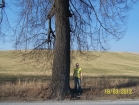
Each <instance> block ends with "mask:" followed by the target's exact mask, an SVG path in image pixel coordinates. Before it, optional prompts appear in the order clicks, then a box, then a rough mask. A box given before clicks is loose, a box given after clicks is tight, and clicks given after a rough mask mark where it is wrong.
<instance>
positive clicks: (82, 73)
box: [80, 70, 83, 79]
mask: <svg viewBox="0 0 139 105" xmlns="http://www.w3.org/2000/svg"><path fill="white" fill-rule="evenodd" d="M80 75H81V79H83V72H82V70H81V74H80Z"/></svg>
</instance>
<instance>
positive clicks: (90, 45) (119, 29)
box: [16, 0, 137, 99]
mask: <svg viewBox="0 0 139 105" xmlns="http://www.w3.org/2000/svg"><path fill="white" fill-rule="evenodd" d="M136 1H137V0H136ZM136 1H133V0H131V1H129V0H17V1H16V5H17V6H19V10H18V12H20V13H19V20H18V24H17V27H16V35H17V37H16V45H17V48H18V49H20V48H21V49H23V47H24V48H25V50H28V49H31V48H32V50H29V51H31V52H30V54H32V55H33V54H36V53H38V55H39V56H35V57H37V58H38V59H37V60H39V59H42V58H43V59H44V57H46V58H49V56H48V55H47V54H45V53H47V52H45V51H43V54H41V52H40V51H38V49H41V50H42V49H48V50H49V51H51V52H53V51H54V53H53V54H54V57H53V67H52V79H51V84H50V87H49V89H48V91H47V92H48V93H49V94H48V96H49V97H51V98H53V97H55V98H58V99H63V98H64V96H65V95H66V93H68V92H69V90H70V86H69V79H70V50H78V51H83V50H87V51H88V50H106V49H107V48H108V44H107V41H109V40H110V39H113V38H114V39H116V40H119V39H120V38H122V37H123V35H124V32H125V29H126V27H125V23H126V19H127V12H128V10H129V9H130V7H131V4H132V3H135V2H136ZM52 49H54V50H52ZM33 52H34V53H33ZM44 52H45V53H44ZM27 53H29V52H28V51H27ZM24 55H26V54H24ZM44 60H46V59H44ZM44 62H47V61H44Z"/></svg>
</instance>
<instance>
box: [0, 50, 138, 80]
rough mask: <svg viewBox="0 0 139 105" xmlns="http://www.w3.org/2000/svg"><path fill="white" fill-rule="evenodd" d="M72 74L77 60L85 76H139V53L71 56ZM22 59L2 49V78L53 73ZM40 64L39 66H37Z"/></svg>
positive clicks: (96, 53) (39, 76)
mask: <svg viewBox="0 0 139 105" xmlns="http://www.w3.org/2000/svg"><path fill="white" fill-rule="evenodd" d="M71 58H72V62H71V75H72V73H73V69H74V67H75V66H74V65H75V63H76V62H78V63H79V64H80V67H81V68H82V70H83V73H84V75H85V76H132V77H134V76H139V54H135V53H126V52H88V53H87V55H82V54H80V53H76V54H74V56H72V57H71ZM28 62H29V61H22V59H21V57H20V56H18V57H16V54H15V53H14V52H13V51H0V80H3V79H4V78H5V79H7V80H9V79H17V78H24V77H26V76H28V77H29V78H30V77H36V78H46V75H47V76H50V75H51V68H50V66H49V67H48V68H46V69H45V70H42V69H41V68H39V66H40V65H38V64H36V66H32V64H29V63H28ZM37 65H38V68H36V67H37Z"/></svg>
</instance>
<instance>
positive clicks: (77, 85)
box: [74, 77, 82, 93]
mask: <svg viewBox="0 0 139 105" xmlns="http://www.w3.org/2000/svg"><path fill="white" fill-rule="evenodd" d="M74 91H75V92H76V93H81V91H82V89H81V78H78V77H74Z"/></svg>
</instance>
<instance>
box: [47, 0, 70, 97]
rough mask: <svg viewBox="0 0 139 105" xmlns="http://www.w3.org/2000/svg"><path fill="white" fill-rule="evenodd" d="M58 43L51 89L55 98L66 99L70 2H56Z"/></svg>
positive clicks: (67, 89)
mask: <svg viewBox="0 0 139 105" xmlns="http://www.w3.org/2000/svg"><path fill="white" fill-rule="evenodd" d="M55 19H56V41H55V48H54V60H53V68H52V80H51V84H50V87H51V88H52V89H53V97H56V98H59V99H61V98H64V96H65V94H66V93H67V92H68V91H69V89H70V86H69V79H70V24H69V0H55Z"/></svg>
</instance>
